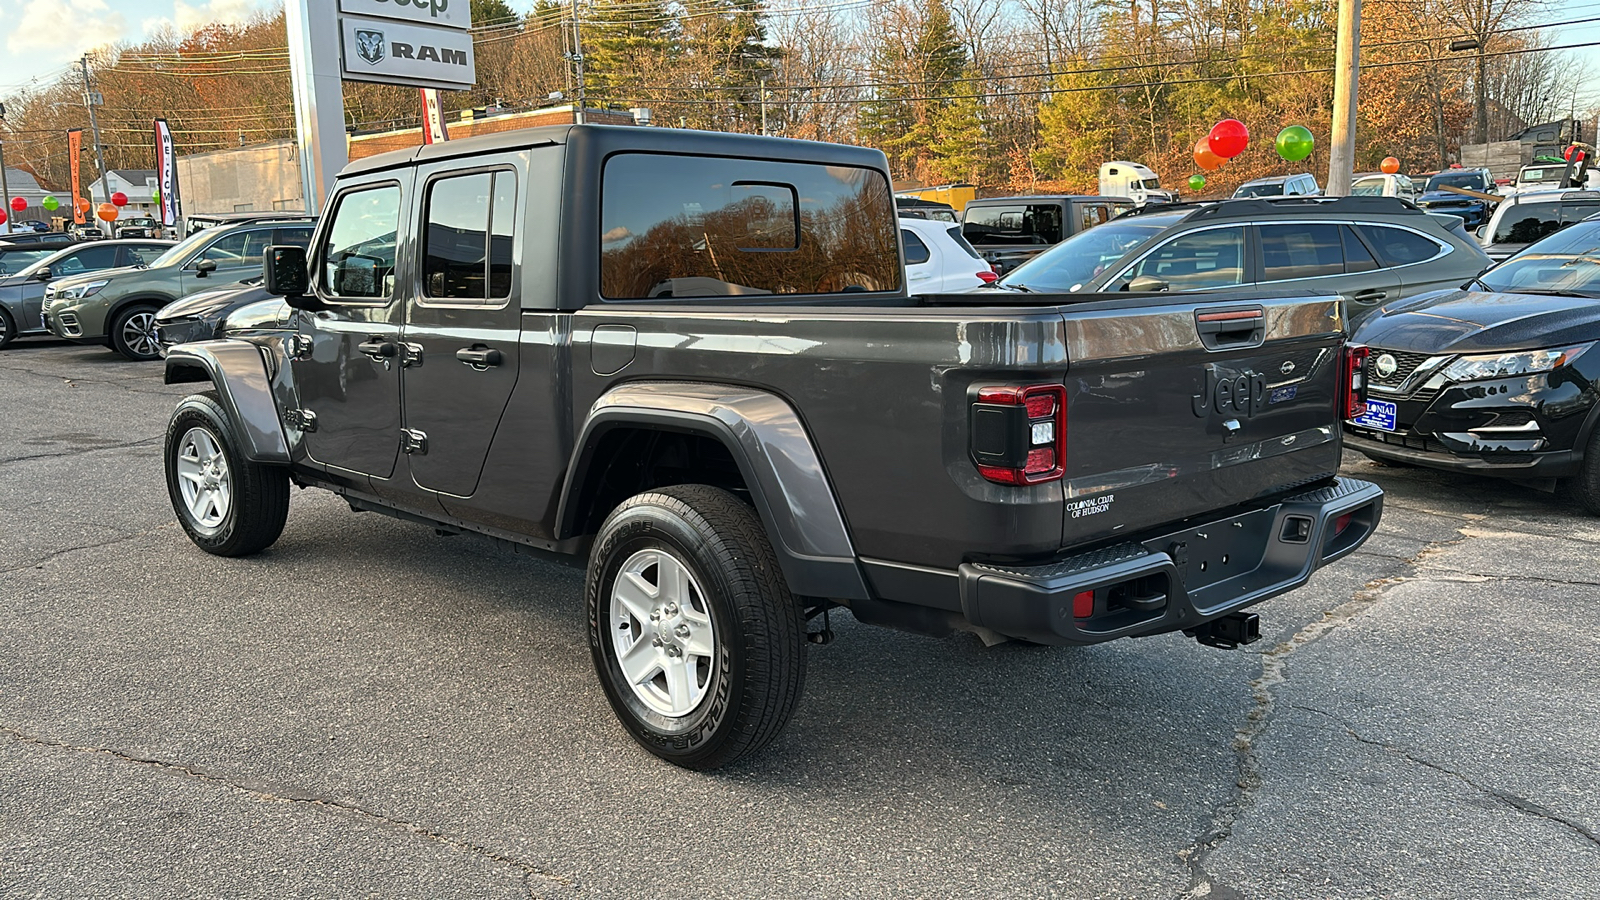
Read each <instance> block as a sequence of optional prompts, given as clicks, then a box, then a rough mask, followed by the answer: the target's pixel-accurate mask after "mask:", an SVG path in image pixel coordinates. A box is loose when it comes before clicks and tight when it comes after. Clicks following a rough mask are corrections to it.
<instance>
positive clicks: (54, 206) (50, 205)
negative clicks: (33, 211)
mask: <svg viewBox="0 0 1600 900" xmlns="http://www.w3.org/2000/svg"><path fill="white" fill-rule="evenodd" d="M39 205H40V206H43V207H44V208H45V209H48V210H50V211H51V212H55V211H56V210H58V209H60V208H61V201H60V200H57V199H56V198H55V197H53V196H52V197H46V198H44V200H42V201H41V202H40V203H39Z"/></svg>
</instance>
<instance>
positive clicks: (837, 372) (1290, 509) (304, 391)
mask: <svg viewBox="0 0 1600 900" xmlns="http://www.w3.org/2000/svg"><path fill="white" fill-rule="evenodd" d="M436 150H437V148H435V149H434V150H429V149H420V150H419V149H415V148H408V149H405V150H400V151H394V152H390V153H387V154H382V155H377V156H373V157H368V158H366V159H362V160H359V161H356V162H352V163H351V164H350V165H348V166H347V167H346V168H345V169H344V171H343V172H341V173H340V174H339V176H338V178H337V180H336V181H335V183H334V185H333V186H332V189H331V191H330V194H329V198H328V204H327V208H328V210H329V211H328V212H327V213H326V214H325V215H324V217H323V219H322V221H321V223H320V224H319V225H318V227H317V232H316V236H315V239H314V240H313V241H312V242H311V245H310V249H309V250H307V249H302V248H300V247H274V248H272V251H271V253H270V254H269V255H268V262H267V264H266V266H265V270H264V274H265V276H266V288H267V290H268V291H269V292H271V293H273V294H277V295H280V296H282V297H283V298H284V300H285V302H286V304H287V305H288V306H289V307H290V308H292V309H293V310H294V315H293V316H291V317H289V323H288V324H285V325H283V326H282V327H262V328H260V329H259V331H258V333H256V334H254V335H251V336H249V337H243V336H241V337H237V338H232V339H228V340H220V341H203V342H199V343H194V344H181V345H178V346H175V347H173V348H172V350H171V352H170V353H169V354H168V356H167V359H166V380H167V381H168V382H169V383H192V384H194V385H195V387H196V388H197V392H196V393H194V394H192V395H191V396H189V397H187V398H185V399H183V400H181V401H180V402H179V403H178V404H177V407H176V409H175V410H174V412H173V415H172V418H171V419H170V420H169V424H168V427H167V431H166V435H167V437H166V442H165V448H164V462H163V465H164V468H165V472H166V476H167V486H168V496H169V498H170V501H171V504H172V510H173V514H174V516H175V517H176V519H177V521H178V523H179V525H180V527H182V528H183V529H184V531H185V533H186V534H187V535H188V536H189V538H190V540H191V541H192V542H193V543H194V544H195V545H196V546H197V547H199V548H201V549H202V550H204V551H205V552H208V553H212V554H216V555H219V556H230V557H231V556H243V555H247V554H251V553H255V552H257V551H260V550H262V549H264V548H266V547H268V546H270V545H271V544H272V543H273V542H274V541H276V540H277V539H278V537H279V536H280V535H281V533H282V531H283V528H284V525H285V522H286V518H287V513H288V505H289V486H290V484H291V481H292V482H293V483H296V484H299V485H302V486H306V487H317V488H321V489H324V490H329V491H332V492H335V493H337V494H338V495H339V496H340V497H341V498H342V499H343V500H345V501H346V502H348V503H349V504H350V505H351V506H352V507H353V508H355V509H363V510H372V511H379V512H384V513H389V514H393V515H395V516H398V517H401V518H403V519H407V520H410V521H413V522H419V523H426V524H428V525H429V526H431V527H433V528H435V529H437V530H440V531H442V532H445V533H459V532H463V531H471V532H478V533H482V534H485V535H489V536H491V537H495V538H498V539H500V540H502V541H504V542H506V543H507V544H509V545H511V546H516V547H523V548H536V549H537V550H540V551H544V552H548V553H553V554H557V555H561V556H572V555H574V554H576V555H580V556H582V557H583V558H586V559H587V561H588V575H587V582H586V587H585V589H584V594H583V596H584V599H583V601H582V602H583V603H584V604H585V606H586V612H585V615H584V617H583V618H584V620H585V621H586V623H587V625H586V630H587V643H588V646H589V649H590V652H591V656H592V659H593V662H594V666H595V674H596V677H597V680H598V681H599V684H600V686H601V689H602V690H603V692H604V693H605V696H606V698H607V700H608V701H609V703H610V704H611V707H612V709H613V710H614V711H615V712H616V715H617V718H618V719H619V720H620V722H621V724H622V727H623V728H624V729H625V730H626V732H627V733H628V734H629V735H630V736H631V737H632V738H633V739H635V740H636V741H637V742H638V743H639V744H640V745H641V746H643V747H645V748H646V749H647V750H648V751H649V752H651V753H654V754H656V755H658V756H660V757H661V758H663V759H665V760H667V761H669V762H672V763H674V764H677V765H680V766H685V767H688V768H693V769H712V768H716V767H718V766H722V765H726V764H728V763H730V762H733V761H734V760H737V759H739V758H741V757H744V756H747V755H748V754H750V753H753V752H755V751H757V750H759V749H760V748H761V747H763V746H764V745H766V744H768V743H769V742H770V741H771V740H772V739H773V738H774V737H775V736H777V735H778V734H779V733H780V731H781V730H782V728H783V726H784V724H785V723H786V722H787V721H788V720H789V718H790V717H791V715H792V714H793V712H794V710H795V708H796V704H797V702H798V700H799V697H800V694H801V688H802V682H803V678H804V672H805V653H806V648H807V646H808V645H809V644H810V643H811V642H812V641H816V642H818V643H821V642H824V641H826V640H827V639H828V637H830V636H831V634H832V633H831V631H829V630H828V618H827V614H828V611H829V610H831V609H839V608H843V607H848V608H849V609H850V610H851V611H852V612H853V613H854V615H855V616H856V617H857V618H858V619H860V620H862V621H863V622H866V623H870V624H881V625H893V626H897V627H901V628H906V629H910V630H914V631H920V632H923V633H931V634H949V633H951V632H953V631H956V630H965V631H969V632H976V633H978V634H980V635H982V636H984V637H986V638H987V639H990V640H994V639H1000V638H1007V637H1009V638H1020V639H1024V640H1030V641H1033V642H1036V643H1049V644H1059V645H1074V644H1090V643H1099V642H1103V641H1108V640H1113V639H1118V638H1123V637H1136V636H1143V635H1152V634H1162V633H1165V634H1172V633H1174V632H1187V633H1188V634H1190V635H1193V636H1195V637H1196V638H1197V639H1199V640H1201V641H1202V642H1205V643H1208V644H1211V645H1214V646H1226V647H1232V646H1237V645H1239V644H1241V643H1248V642H1250V641H1251V640H1254V639H1256V638H1259V636H1260V633H1259V622H1258V621H1256V620H1255V619H1254V618H1253V614H1252V613H1248V612H1245V611H1244V610H1245V609H1246V608H1247V607H1249V606H1251V605H1252V604H1255V603H1258V602H1260V601H1262V600H1265V599H1267V598H1269V597H1273V596H1277V595H1279V594H1282V593H1284V592H1286V591H1289V590H1292V589H1294V588H1296V587H1299V586H1300V585H1303V584H1304V583H1305V582H1306V581H1307V580H1308V579H1309V578H1310V577H1311V575H1312V573H1313V572H1314V571H1315V570H1316V569H1318V568H1319V567H1321V566H1324V565H1327V564H1329V563H1331V562H1333V561H1335V560H1338V559H1340V558H1342V557H1344V556H1346V555H1348V554H1350V553H1352V552H1354V551H1355V550H1356V549H1357V548H1358V547H1360V545H1361V544H1362V543H1363V542H1364V541H1365V540H1366V539H1367V538H1368V537H1369V536H1370V535H1371V534H1372V533H1373V532H1374V530H1375V529H1376V528H1377V527H1378V525H1379V522H1380V519H1381V514H1382V503H1383V494H1382V491H1381V490H1380V489H1379V488H1378V487H1377V486H1375V485H1372V484H1368V483H1366V482H1362V481H1359V480H1354V479H1349V478H1345V477H1341V476H1339V475H1337V474H1336V472H1337V469H1338V466H1339V459H1340V454H1341V453H1342V447H1341V443H1340V441H1341V437H1342V432H1341V431H1340V429H1339V428H1338V423H1339V421H1340V419H1341V418H1343V416H1344V415H1345V413H1346V411H1347V410H1349V409H1351V408H1352V407H1353V406H1355V405H1356V403H1357V401H1359V399H1360V391H1359V384H1358V381H1359V370H1355V371H1353V370H1352V367H1353V366H1354V365H1355V359H1356V357H1355V355H1354V354H1353V353H1352V352H1351V351H1349V350H1347V349H1346V348H1345V347H1344V334H1343V332H1342V331H1341V329H1340V327H1339V326H1340V323H1339V321H1338V310H1337V304H1336V301H1333V300H1331V299H1330V298H1328V297H1318V296H1309V295H1304V294H1302V293H1301V292H1285V294H1284V295H1280V296H1263V295H1262V294H1261V292H1234V293H1231V294H1230V293H1220V294H1212V295H1208V296H1204V297H1193V298H1189V299H1184V298H1179V297H1164V298H1149V300H1151V301H1154V302H1140V300H1139V298H1137V297H1134V298H1129V297H1116V298H1100V301H1099V302H1095V301H1094V300H1093V299H1091V298H1082V297H1069V296H1059V295H1058V296H1049V295H1044V296H1039V297H1034V298H1031V302H1019V301H1018V298H1017V297H1016V295H1005V296H999V295H994V294H973V293H967V294H940V295H926V296H921V297H916V296H912V295H911V294H910V293H909V292H908V291H907V290H906V283H905V276H904V272H905V269H904V261H903V259H902V257H901V253H900V231H901V227H902V226H903V225H904V224H905V222H908V221H913V220H898V219H897V217H896V216H895V207H894V202H893V199H892V197H891V194H890V187H889V185H890V180H889V167H888V160H887V159H886V158H885V157H884V155H883V154H882V153H881V152H878V151H875V150H869V149H865V148H860V147H847V146H840V145H830V144H822V143H816V142H810V141H785V140H780V139H775V138H758V137H750V136H745V135H737V134H724V133H712V132H702V131H691V130H687V129H675V128H628V127H607V126H591V125H577V126H561V127H547V128H528V129H521V130H517V131H510V132H504V133H501V134H494V135H484V136H479V137H472V138H465V139H462V140H458V141H451V142H450V146H449V148H448V152H447V153H443V152H436ZM1390 202H1393V201H1390ZM557 203H559V204H561V208H562V214H561V216H560V217H552V216H551V215H550V209H551V207H552V206H553V205H554V204H557ZM685 210H690V211H691V212H689V213H686V212H685ZM912 227H916V226H915V224H913V226H912ZM796 250H799V251H801V252H795V251H796ZM773 251H779V252H773ZM663 284H671V285H673V288H672V290H671V292H670V293H671V296H666V295H665V294H664V293H662V292H661V291H660V290H659V288H660V286H661V285H663ZM732 287H737V288H739V290H738V291H737V292H735V291H733V290H731V288H732ZM1241 296H1249V297H1250V298H1251V299H1250V301H1249V302H1248V304H1241V302H1240V299H1239V298H1240V297H1241ZM685 301H687V302H685ZM261 306H262V304H252V305H251V306H248V307H245V308H244V309H242V310H239V311H236V312H235V313H234V314H233V315H231V316H229V318H228V321H229V322H230V323H233V322H235V321H236V319H238V318H242V317H243V315H244V314H245V311H246V310H249V311H251V312H252V313H254V311H256V310H257V309H258V308H260V307H261ZM265 306H266V307H267V308H269V309H270V308H271V304H270V303H269V304H265ZM266 321H272V322H276V319H275V318H273V319H270V320H264V321H263V325H265V323H266ZM1268 323H1270V324H1268ZM230 327H231V325H230ZM1202 348H1203V349H1202ZM1069 357H1070V359H1069ZM1069 365H1070V370H1071V373H1072V374H1071V377H1068V371H1069ZM1269 386H1270V390H1269ZM1069 420H1070V427H1069ZM1236 437H1237V440H1236V441H1235V438H1236ZM1230 442H1232V443H1231V445H1230ZM310 546H311V547H312V549H311V550H310V551H309V552H313V553H324V554H327V555H329V556H330V557H331V556H340V555H343V556H346V557H349V560H348V564H349V565H351V566H357V565H359V566H366V565H369V564H371V565H378V566H380V567H381V565H382V563H383V561H382V560H366V561H362V560H357V559H356V558H355V556H354V554H356V553H358V552H359V550H358V549H356V548H352V547H351V546H349V545H346V544H341V543H340V542H338V541H323V542H320V543H313V544H312V545H310ZM302 552H306V551H304V550H303V551H302ZM161 564H162V565H172V566H182V565H184V561H183V560H182V559H181V558H177V559H170V560H163V561H162V563H161ZM285 564H287V565H294V564H293V563H292V562H287V561H285V560H281V559H280V560H278V561H277V562H276V563H275V562H274V561H273V560H272V559H270V558H269V559H268V560H266V561H265V563H264V565H265V566H266V567H269V568H270V567H272V566H274V565H279V566H282V565H285ZM252 568H255V569H258V570H259V569H260V567H259V566H257V567H252ZM281 574H283V575H289V574H291V573H289V572H287V571H284V572H282V573H281ZM463 590H471V585H470V584H469V583H463ZM808 621H810V622H811V623H813V624H812V625H811V626H809V627H810V628H811V630H812V633H813V634H815V635H816V637H815V638H812V639H810V640H808V638H807V636H806V633H807V630H808V624H807V623H808Z"/></svg>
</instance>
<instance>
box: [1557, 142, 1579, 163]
mask: <svg viewBox="0 0 1600 900" xmlns="http://www.w3.org/2000/svg"><path fill="white" fill-rule="evenodd" d="M1576 149H1578V148H1577V147H1573V146H1570V145H1569V146H1568V147H1567V149H1565V150H1563V151H1561V158H1562V159H1564V160H1566V161H1567V162H1572V151H1574V150H1576Z"/></svg>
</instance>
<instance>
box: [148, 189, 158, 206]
mask: <svg viewBox="0 0 1600 900" xmlns="http://www.w3.org/2000/svg"><path fill="white" fill-rule="evenodd" d="M150 202H151V203H160V202H161V188H156V189H155V190H153V191H151V192H150Z"/></svg>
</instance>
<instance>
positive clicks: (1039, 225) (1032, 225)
mask: <svg viewBox="0 0 1600 900" xmlns="http://www.w3.org/2000/svg"><path fill="white" fill-rule="evenodd" d="M1062 224H1063V223H1062V221H1061V207H1060V206H1056V205H1054V204H1052V205H1050V206H1030V207H1028V211H1027V212H1026V213H1024V214H1023V216H1022V234H1023V236H1024V237H1025V238H1027V241H1026V242H1027V243H1034V244H1059V243H1061V238H1062V236H1063V235H1062V233H1061V232H1062V227H1061V226H1062Z"/></svg>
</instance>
